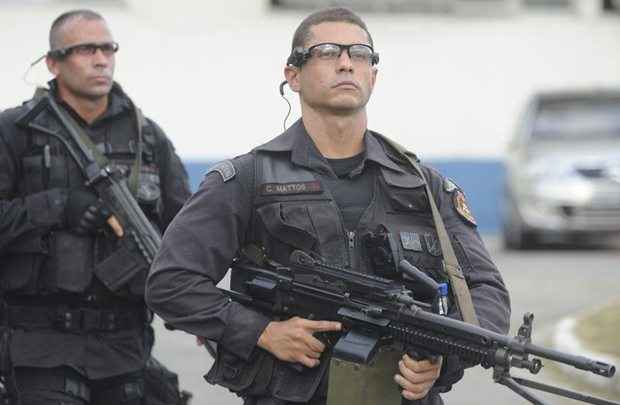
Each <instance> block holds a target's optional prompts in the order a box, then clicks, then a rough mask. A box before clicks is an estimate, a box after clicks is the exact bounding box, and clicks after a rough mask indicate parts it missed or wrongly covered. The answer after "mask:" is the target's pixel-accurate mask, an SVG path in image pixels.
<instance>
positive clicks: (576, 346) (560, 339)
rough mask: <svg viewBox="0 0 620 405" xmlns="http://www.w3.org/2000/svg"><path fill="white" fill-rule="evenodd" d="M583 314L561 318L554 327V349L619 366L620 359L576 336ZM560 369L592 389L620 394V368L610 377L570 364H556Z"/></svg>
mask: <svg viewBox="0 0 620 405" xmlns="http://www.w3.org/2000/svg"><path fill="white" fill-rule="evenodd" d="M587 315H588V314H583V315H581V316H580V317H567V318H564V319H562V320H561V321H560V322H559V323H558V325H557V326H556V328H555V331H554V334H553V338H552V339H553V346H554V348H555V349H556V350H560V351H563V352H567V353H574V354H578V355H580V356H585V357H588V358H590V359H594V360H597V361H602V362H605V363H609V364H613V365H615V366H616V367H618V366H620V359H618V358H616V357H615V356H612V355H609V354H606V353H600V352H596V351H594V350H591V349H589V348H588V346H589V345H588V343H587V342H585V341H583V340H582V339H580V338H578V336H577V334H576V333H575V328H576V325H577V322H578V320H579V319H582V318H585V317H587ZM558 367H559V369H560V371H561V372H562V373H563V374H565V375H566V376H568V377H569V378H571V379H575V380H578V381H580V382H582V383H584V384H587V385H588V386H591V387H592V388H593V389H598V390H604V391H606V392H609V393H612V394H614V395H620V370H618V372H617V373H616V375H615V376H614V377H612V378H605V377H601V376H599V375H596V374H593V373H588V372H584V371H582V370H578V369H576V368H574V367H572V366H568V365H565V364H558Z"/></svg>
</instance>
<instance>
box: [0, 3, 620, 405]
mask: <svg viewBox="0 0 620 405" xmlns="http://www.w3.org/2000/svg"><path fill="white" fill-rule="evenodd" d="M330 5H346V6H349V7H351V8H353V9H354V10H356V11H358V12H359V13H360V14H361V15H362V17H363V18H364V20H365V21H366V23H367V24H368V27H369V29H370V31H371V33H372V35H373V38H374V42H375V48H376V50H377V51H378V52H379V53H380V55H381V62H380V64H379V78H378V82H377V85H376V87H375V92H374V94H373V96H372V98H371V100H370V103H369V106H368V110H369V118H370V122H369V127H370V128H371V129H374V130H377V131H379V132H381V133H383V134H385V135H387V136H389V137H391V138H393V139H395V140H396V141H398V142H399V143H401V144H404V145H406V146H408V147H409V148H410V149H411V150H413V151H414V152H416V153H417V154H418V156H419V157H421V158H422V160H423V161H424V162H426V163H428V164H430V165H432V166H434V167H436V168H438V169H439V170H440V171H442V172H443V173H444V174H446V175H448V176H449V177H451V178H452V179H454V180H455V181H456V182H457V183H458V184H459V185H461V186H462V187H463V188H464V190H465V191H466V194H467V196H468V199H469V201H470V203H471V206H472V210H473V212H474V214H475V216H476V218H477V220H478V223H479V228H480V230H481V231H482V233H483V235H484V238H485V241H486V243H487V246H488V248H489V250H490V251H491V254H492V256H493V258H494V259H495V261H496V263H497V264H498V267H499V268H500V270H501V271H502V273H503V274H504V278H505V280H506V283H507V285H508V288H509V290H510V291H511V295H512V299H513V325H512V329H513V330H516V329H517V328H518V326H519V323H520V320H521V317H522V314H523V312H524V311H525V310H528V311H533V312H535V313H536V315H537V321H536V322H537V323H536V324H537V325H538V334H537V335H536V336H535V339H536V338H538V340H539V343H541V344H546V345H561V344H563V343H562V342H564V343H565V342H566V340H567V339H564V340H562V338H559V340H560V342H559V343H558V341H556V335H557V334H558V329H559V328H560V326H561V325H562V322H563V321H565V320H567V319H573V320H575V319H576V320H578V322H577V324H578V325H581V324H587V322H585V321H584V322H581V321H582V320H585V319H587V320H588V321H589V322H590V324H587V325H590V327H589V329H587V328H586V329H580V330H573V331H572V332H570V333H569V335H570V336H571V337H573V336H574V335H577V336H582V337H583V339H581V340H580V341H582V343H584V344H585V345H586V347H581V346H578V347H577V348H573V349H571V350H580V351H586V352H587V351H591V352H592V353H595V354H599V353H601V354H602V355H604V356H607V355H610V356H612V358H614V357H613V356H617V357H620V353H619V349H618V345H617V339H615V340H614V341H610V340H609V339H610V338H609V336H614V334H611V335H610V334H609V333H607V332H608V331H614V330H615V329H613V327H617V329H618V331H620V325H619V324H620V315H619V314H620V310H618V309H617V308H618V305H616V304H611V306H610V304H609V303H613V302H614V299H617V298H618V297H620V289H619V288H618V285H620V269H619V268H618V267H619V266H618V263H620V260H618V259H620V254H619V249H618V244H617V242H616V240H615V239H614V237H616V236H617V235H618V233H619V232H620V147H619V146H620V1H618V0H348V1H330V0H271V1H269V0H227V1H208V2H207V1H199V0H181V1H167V0H151V1H146V0H144V1H142V0H88V1H87V0H83V1H68V0H0V27H1V28H0V38H2V41H1V44H2V45H1V49H2V57H1V61H2V63H0V109H4V108H8V107H10V106H14V105H17V104H19V103H21V102H22V101H24V100H26V99H28V98H29V97H30V96H31V95H32V93H33V92H34V83H45V82H46V81H47V80H49V78H50V77H49V74H48V72H47V69H46V67H45V64H44V63H39V64H38V65H36V66H34V67H33V68H32V69H31V70H30V71H29V72H27V70H28V67H29V65H30V63H31V62H32V61H34V60H35V59H37V58H38V57H39V56H41V55H42V54H44V53H45V52H46V51H47V50H48V42H47V37H48V31H49V27H50V24H51V22H52V20H53V19H54V18H55V17H56V16H57V15H59V14H60V13H61V12H63V11H66V10H68V9H72V8H92V9H95V10H97V11H99V12H100V13H102V14H103V15H104V17H105V18H106V19H107V20H108V23H109V25H110V27H111V29H112V32H113V35H114V36H115V39H116V40H117V41H118V42H119V43H120V51H119V53H118V54H117V65H116V80H117V81H119V82H120V83H121V85H122V86H123V87H124V89H125V90H126V91H127V92H128V94H129V95H130V96H131V97H132V98H133V99H134V101H135V102H136V103H137V104H138V105H139V106H141V108H142V110H143V111H144V112H145V114H146V115H148V116H150V117H152V118H153V119H155V120H156V121H157V122H158V123H159V124H160V125H161V126H162V127H163V128H164V130H165V131H166V132H167V134H168V136H169V137H170V138H171V139H172V141H173V143H174V144H175V146H176V148H177V151H178V153H179V154H180V155H181V157H182V158H183V160H184V162H185V163H186V165H187V169H188V172H189V174H190V177H191V182H192V186H193V188H194V189H195V188H196V187H197V185H198V184H199V182H200V180H201V178H202V176H203V174H204V172H205V171H206V170H207V169H208V167H209V166H211V165H212V164H213V163H215V162H217V161H219V160H222V159H226V158H230V157H233V156H236V155H239V154H242V153H245V152H247V151H248V150H249V149H250V148H251V147H253V146H255V145H258V144H260V143H263V142H265V141H267V140H268V139H270V138H272V137H273V136H275V135H277V134H279V133H280V132H281V131H282V125H283V120H284V116H285V115H286V112H287V109H288V107H287V104H286V102H285V101H284V100H282V98H281V97H280V95H279V93H278V85H279V84H280V82H281V81H282V80H283V73H282V72H283V68H284V62H285V60H286V57H287V56H288V54H289V51H290V42H291V39H292V34H293V31H294V30H295V28H296V27H297V25H298V24H299V22H300V21H301V20H302V19H303V17H304V16H305V15H307V14H308V13H309V12H310V11H312V10H314V9H316V8H320V7H324V6H330ZM26 72H27V74H26V75H25V73H26ZM24 75H25V77H24ZM285 92H286V96H287V97H288V98H289V100H290V101H291V103H292V105H293V111H292V118H289V121H288V123H289V125H290V123H292V122H293V121H294V120H295V119H296V118H298V117H299V104H298V102H297V97H296V94H295V93H293V92H291V91H290V90H289V89H288V88H286V90H285ZM608 236H611V237H612V238H611V239H608V238H607V237H608ZM557 242H562V243H561V244H560V245H557V244H555V243H557ZM567 242H568V243H567ZM601 242H602V243H601ZM549 243H552V244H549ZM505 247H507V248H508V249H505ZM531 248H536V249H534V250H531ZM525 249H527V250H525ZM158 325H159V324H158ZM158 327H159V326H158ZM615 336H617V335H615ZM586 337H589V340H588V339H586ZM158 339H159V342H160V344H159V345H158V348H157V349H156V353H157V355H158V357H160V358H161V359H163V360H164V361H165V362H166V363H167V364H168V365H170V366H171V367H172V368H173V369H175V371H177V372H179V375H180V378H181V382H182V385H184V386H185V387H187V388H189V389H190V390H192V391H193V392H194V394H195V400H194V403H199V404H216V405H217V404H222V405H229V404H238V403H240V401H239V400H238V399H236V398H235V397H234V396H233V395H231V394H229V393H227V392H226V391H225V390H223V389H220V388H215V387H211V386H209V385H207V384H206V383H204V382H203V381H202V379H201V375H202V374H204V373H205V372H206V370H207V369H208V367H209V365H210V364H211V360H210V359H209V357H208V355H207V354H206V353H204V354H203V352H201V350H200V349H199V348H196V347H195V346H194V343H193V339H192V338H191V337H190V336H187V335H185V334H183V333H181V332H176V333H171V332H167V331H164V330H163V329H161V328H159V329H158ZM578 340H579V339H578ZM565 350H568V349H565ZM610 352H611V353H610ZM544 378H546V379H548V381H552V382H556V383H570V384H578V385H579V384H586V385H585V387H586V388H584V389H590V388H592V387H594V389H596V390H599V392H601V393H603V394H604V395H607V396H613V395H616V396H617V397H620V383H619V382H618V379H617V378H616V379H615V380H613V381H611V382H610V381H604V382H600V381H599V380H596V381H595V382H594V383H592V384H594V385H592V384H590V383H588V382H587V381H586V382H584V381H582V380H581V379H580V378H577V377H574V376H572V375H567V374H562V373H554V372H553V371H550V373H549V375H548V376H546V377H544ZM467 381H469V383H468V382H467ZM582 387H583V386H582ZM481 395H482V396H483V398H485V401H483V402H485V403H502V404H513V403H514V404H517V403H523V401H520V400H519V399H518V398H517V397H516V396H515V395H513V394H512V393H510V392H508V391H507V390H506V389H505V388H503V387H499V386H495V385H493V384H492V382H491V376H490V374H489V373H488V372H484V371H481V370H472V371H469V372H468V373H467V376H466V382H464V383H461V384H459V385H457V386H456V388H455V389H454V390H453V392H451V393H450V394H448V395H447V397H446V398H447V399H448V401H447V402H448V403H454V404H472V405H473V404H479V403H481V401H480V396H481ZM486 399H489V400H488V401H487V400H486ZM553 403H563V402H562V401H555V400H554V402H553ZM567 403H572V402H567Z"/></svg>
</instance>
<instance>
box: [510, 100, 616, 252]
mask: <svg viewBox="0 0 620 405" xmlns="http://www.w3.org/2000/svg"><path fill="white" fill-rule="evenodd" d="M502 217H503V218H502V220H503V239H504V244H505V246H506V247H507V248H512V249H524V248H529V247H533V246H535V245H537V244H538V243H540V242H549V241H573V242H574V241H580V240H584V239H585V240H600V239H602V238H605V237H608V236H611V235H620V90H617V91H613V90H593V91H581V92H554V93H541V94H537V95H535V96H534V97H532V99H531V101H530V102H529V104H528V106H527V108H526V110H525V112H524V114H523V116H522V118H521V120H520V122H519V126H518V129H517V131H516V133H515V136H514V138H513V139H512V141H511V142H510V145H509V148H508V156H507V159H506V183H505V192H504V200H503V206H502Z"/></svg>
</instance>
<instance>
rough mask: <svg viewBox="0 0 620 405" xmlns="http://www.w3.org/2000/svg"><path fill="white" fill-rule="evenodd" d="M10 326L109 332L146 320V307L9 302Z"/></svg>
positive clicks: (140, 324) (141, 324) (140, 323)
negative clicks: (116, 307) (45, 305)
mask: <svg viewBox="0 0 620 405" xmlns="http://www.w3.org/2000/svg"><path fill="white" fill-rule="evenodd" d="M7 314H8V323H9V326H11V327H14V328H16V327H17V328H26V329H33V328H53V329H57V330H61V331H74V332H88V331H99V332H106V331H108V332H112V331H117V330H125V329H134V328H138V327H141V326H143V325H144V324H145V323H146V310H144V311H137V310H135V309H134V308H132V310H131V311H122V310H100V309H92V308H77V309H75V308H67V307H56V308H43V307H31V306H9V307H8V308H7Z"/></svg>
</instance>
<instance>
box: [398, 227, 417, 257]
mask: <svg viewBox="0 0 620 405" xmlns="http://www.w3.org/2000/svg"><path fill="white" fill-rule="evenodd" d="M400 242H401V243H402V245H403V249H405V250H412V251H414V252H421V251H422V240H421V239H420V234H419V233H417V232H404V231H403V232H401V233H400Z"/></svg>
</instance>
